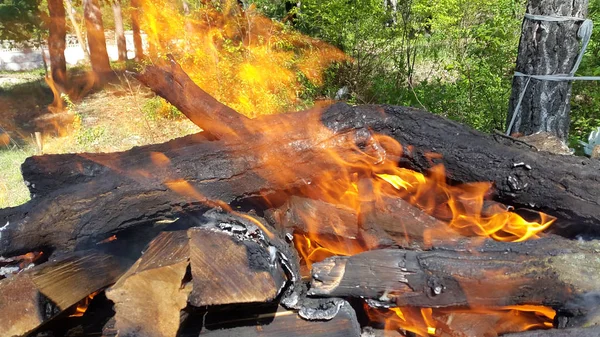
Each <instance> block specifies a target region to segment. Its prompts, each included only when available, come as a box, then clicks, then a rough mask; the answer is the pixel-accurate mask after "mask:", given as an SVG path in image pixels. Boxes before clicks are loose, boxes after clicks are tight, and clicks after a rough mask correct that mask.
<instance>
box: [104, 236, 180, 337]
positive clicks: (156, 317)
mask: <svg viewBox="0 0 600 337" xmlns="http://www.w3.org/2000/svg"><path fill="white" fill-rule="evenodd" d="M188 260H189V248H188V238H187V234H186V232H185V231H176V232H162V233H161V234H160V235H159V236H158V237H157V238H156V239H155V240H154V241H152V242H151V243H150V245H149V247H148V249H147V250H146V251H145V252H144V255H142V257H141V258H140V259H139V260H138V261H137V262H136V263H135V264H134V265H133V266H132V267H131V268H130V269H129V271H128V272H127V273H126V274H125V275H123V276H122V277H121V278H120V279H119V281H118V282H117V283H116V284H115V285H114V286H112V287H111V288H110V289H108V290H107V291H106V296H107V297H108V299H110V300H112V301H113V302H114V303H115V306H114V309H115V312H116V314H115V318H114V320H115V322H114V330H115V331H116V332H118V334H119V335H121V336H149V337H154V336H155V337H167V336H173V337H174V336H176V335H177V331H178V329H179V323H180V316H181V314H180V311H181V310H182V309H183V308H185V306H186V305H187V298H188V295H189V293H190V290H191V287H190V286H189V285H188V286H184V284H183V280H184V277H185V275H186V270H187V268H188V265H189V261H188Z"/></svg>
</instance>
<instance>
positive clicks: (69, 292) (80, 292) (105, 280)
mask: <svg viewBox="0 0 600 337" xmlns="http://www.w3.org/2000/svg"><path fill="white" fill-rule="evenodd" d="M127 267H128V264H127V261H126V260H123V259H122V258H119V257H116V256H114V255H110V254H105V253H102V252H100V251H97V250H88V251H81V252H77V253H73V254H69V255H67V256H64V257H61V258H60V259H59V260H56V261H49V262H46V263H44V264H42V265H39V266H37V267H34V268H32V269H30V270H27V271H24V272H21V273H20V274H18V275H16V276H13V277H10V278H7V279H4V280H1V281H0V316H1V317H2V319H1V320H0V331H2V332H3V334H4V335H6V336H15V335H18V336H20V335H24V334H26V333H28V332H30V331H32V330H34V329H35V328H37V327H38V326H40V325H41V324H42V323H44V322H46V321H48V320H50V319H52V318H53V317H54V316H56V315H57V314H59V313H60V312H62V311H64V310H66V309H68V308H69V307H71V306H73V305H75V304H76V303H78V302H79V301H80V300H82V299H84V298H86V297H87V296H88V295H90V294H91V293H93V292H95V291H98V290H100V289H102V288H105V287H107V286H109V285H111V284H112V283H114V282H115V281H116V280H117V279H118V278H119V276H120V275H122V274H123V273H124V272H125V271H126V270H127Z"/></svg>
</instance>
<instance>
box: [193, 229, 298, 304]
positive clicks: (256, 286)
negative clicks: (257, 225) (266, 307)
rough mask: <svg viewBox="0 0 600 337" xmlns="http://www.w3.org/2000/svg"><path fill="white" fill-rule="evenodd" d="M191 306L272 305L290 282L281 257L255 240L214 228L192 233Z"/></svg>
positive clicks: (196, 230) (194, 230)
mask: <svg viewBox="0 0 600 337" xmlns="http://www.w3.org/2000/svg"><path fill="white" fill-rule="evenodd" d="M188 236H189V246H190V248H189V249H190V267H191V270H192V280H193V281H192V282H193V290H192V292H191V294H190V297H189V302H190V304H191V305H194V306H196V307H202V306H206V305H219V304H233V303H252V302H269V301H272V300H273V299H275V297H276V296H277V295H278V294H279V292H280V290H281V289H282V286H283V285H284V283H285V281H286V276H285V274H284V271H283V270H282V269H281V267H280V266H279V264H278V263H275V262H276V261H278V260H277V256H276V255H275V254H274V253H273V252H271V251H270V250H269V248H268V247H262V246H261V245H259V244H258V243H257V242H254V241H251V240H240V239H239V238H236V237H235V236H232V235H229V234H226V233H222V232H217V231H214V230H210V229H202V228H192V229H189V230H188Z"/></svg>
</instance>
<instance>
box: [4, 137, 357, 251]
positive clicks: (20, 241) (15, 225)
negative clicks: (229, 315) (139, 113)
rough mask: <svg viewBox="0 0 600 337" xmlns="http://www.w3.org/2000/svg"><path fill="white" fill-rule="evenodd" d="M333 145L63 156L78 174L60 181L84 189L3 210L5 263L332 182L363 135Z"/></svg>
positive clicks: (155, 148) (207, 146)
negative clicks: (326, 178) (327, 178)
mask: <svg viewBox="0 0 600 337" xmlns="http://www.w3.org/2000/svg"><path fill="white" fill-rule="evenodd" d="M328 137H329V136H326V135H324V137H322V138H320V139H315V138H313V139H307V138H306V137H304V135H302V134H301V133H300V134H294V133H288V134H286V135H285V136H283V137H280V138H278V140H273V139H266V140H265V139H254V140H243V141H240V142H238V141H232V142H228V141H213V142H206V141H205V142H194V141H193V140H192V139H193V137H188V138H187V140H189V142H182V141H181V140H175V141H174V142H167V143H165V144H161V145H152V146H147V147H141V148H134V149H132V150H130V151H126V152H124V153H120V154H113V155H107V154H82V155H80V156H81V158H79V159H80V160H78V158H77V156H76V155H65V157H62V156H58V157H56V161H57V162H61V158H67V161H70V162H71V163H73V166H71V167H70V168H69V169H67V171H59V172H62V173H57V174H56V175H55V176H58V177H65V176H76V178H75V180H77V181H79V182H80V183H76V184H71V185H65V186H63V187H62V188H59V189H57V190H54V191H53V192H49V193H47V194H45V195H43V196H41V197H36V198H34V199H32V200H31V201H30V202H28V203H27V204H24V205H22V206H18V207H14V208H7V209H1V210H0V222H1V223H2V227H1V228H2V230H0V255H2V254H8V253H14V252H18V251H31V250H32V248H34V247H42V246H46V245H48V246H51V247H55V248H58V249H66V250H70V249H73V248H74V247H75V246H77V245H81V244H90V243H93V242H95V241H97V240H101V239H102V238H103V235H104V234H105V233H109V232H112V231H117V230H122V229H125V228H128V227H131V226H135V225H138V224H143V223H147V222H149V221H156V220H160V219H165V218H174V217H177V216H178V214H180V213H181V212H183V211H186V210H187V211H192V210H203V209H206V208H207V207H212V206H213V205H215V203H224V204H226V203H231V202H234V201H236V200H243V199H246V198H252V197H258V196H263V197H264V196H267V197H268V196H269V195H270V194H273V193H276V192H277V191H280V190H284V189H289V188H292V189H293V188H294V187H298V186H300V185H304V184H306V182H307V181H312V180H315V179H318V177H320V176H321V175H322V174H332V175H333V174H335V172H338V171H339V170H340V167H339V163H337V162H336V161H335V160H334V159H333V158H331V156H330V155H329V153H328V151H327V150H331V149H333V150H335V151H337V152H338V153H341V154H342V155H343V154H344V153H349V154H350V155H352V150H351V147H350V146H349V143H350V142H352V143H354V142H355V141H360V139H359V140H356V139H355V137H358V138H360V137H361V134H355V133H353V132H351V133H350V134H345V133H340V134H336V135H333V138H328ZM173 144H176V145H175V146H173ZM42 158H43V157H42ZM281 158H284V159H287V161H284V162H281V163H283V164H285V165H286V166H285V167H286V168H289V169H291V171H290V172H288V173H289V174H285V175H283V176H281V172H282V170H283V169H284V167H283V165H281V166H273V165H270V163H272V162H273V160H274V159H277V160H280V159H281ZM288 165H289V166H288ZM71 168H72V169H74V171H70V169H71ZM62 169H65V167H64V166H63V167H62ZM34 180H35V179H34ZM29 183H30V185H31V186H32V187H33V186H34V185H35V184H36V183H35V182H31V181H30V182H29ZM48 184H50V185H52V184H55V182H54V183H52V182H50V183H48ZM53 186H57V185H53Z"/></svg>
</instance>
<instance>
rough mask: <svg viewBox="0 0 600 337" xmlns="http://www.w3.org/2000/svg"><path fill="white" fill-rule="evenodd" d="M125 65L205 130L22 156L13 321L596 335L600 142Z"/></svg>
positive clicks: (10, 244)
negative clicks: (223, 88)
mask: <svg viewBox="0 0 600 337" xmlns="http://www.w3.org/2000/svg"><path fill="white" fill-rule="evenodd" d="M146 12H147V13H151V14H153V15H168V13H161V12H160V11H159V10H152V9H147V10H146ZM156 22H161V20H157V21H156ZM160 31H161V27H154V30H151V31H150V35H151V36H152V35H153V34H154V35H155V38H156V39H159V38H160V36H159V35H160V34H158V32H160ZM245 69H246V70H247V71H248V72H251V70H252V69H251V67H250V66H247V67H246V68H245ZM133 76H135V77H136V78H137V79H138V80H139V81H140V82H141V83H143V84H145V85H146V86H148V87H149V88H150V89H151V90H153V91H154V92H155V93H156V94H158V95H160V96H161V97H163V98H164V99H166V100H167V101H168V102H170V103H171V104H172V105H174V106H175V107H177V108H178V109H179V110H180V111H181V112H182V113H183V114H184V115H185V116H186V117H187V118H189V119H190V120H191V121H192V122H193V123H195V124H196V125H198V126H199V127H200V128H202V129H203V132H201V133H198V134H194V135H191V136H187V137H183V138H179V139H175V140H172V141H169V142H167V143H163V144H154V145H147V146H142V147H136V148H133V149H131V150H128V151H125V152H119V153H82V154H65V155H42V156H34V157H30V158H28V159H27V160H26V162H25V163H24V164H23V166H22V173H23V176H24V179H25V181H26V183H27V186H28V188H29V190H30V192H31V195H32V196H33V198H32V200H31V201H30V202H28V203H27V204H25V205H22V206H18V207H14V208H8V209H0V255H1V256H2V257H0V278H1V279H0V317H1V318H2V319H0V335H1V336H91V335H102V336H153V337H154V336H156V337H163V336H165V337H166V336H199V335H208V336H344V337H348V336H441V337H468V336H469V337H470V336H473V337H478V336H486V337H487V336H513V337H519V336H521V337H535V336H538V337H540V336H583V337H585V336H598V335H599V334H600V329H599V328H598V327H596V326H595V324H596V323H597V321H598V303H599V301H598V292H599V291H600V279H599V278H598V277H597V275H598V271H600V259H599V258H598V252H599V251H600V244H599V243H598V242H597V241H594V240H593V239H594V238H596V237H597V236H598V233H600V227H599V226H600V205H599V202H598V200H599V197H600V195H598V193H599V192H598V191H600V186H598V185H600V183H599V179H598V178H597V177H598V172H600V163H599V162H597V161H592V160H589V159H585V158H577V157H565V156H559V155H553V154H549V153H544V152H538V151H536V149H534V148H533V149H532V148H531V147H530V146H528V145H526V144H524V143H522V142H520V141H518V140H515V139H512V138H510V137H507V136H502V135H496V134H494V135H484V134H481V133H479V132H476V131H473V130H471V129H469V128H467V127H465V126H463V125H460V124H458V123H455V122H452V121H449V120H447V119H445V118H443V117H440V116H435V115H433V114H430V113H427V112H424V111H420V110H417V109H412V108H406V107H397V106H382V105H359V106H350V105H348V104H345V103H335V104H330V105H324V106H319V107H315V108H312V109H309V110H305V111H299V112H293V113H286V114H277V115H267V116H256V118H253V119H250V118H248V117H246V116H244V115H243V114H240V113H238V111H236V110H235V109H234V108H232V107H228V106H225V105H223V104H221V103H219V101H218V100H216V99H215V98H214V97H212V96H211V95H209V94H208V93H207V92H205V91H204V90H203V89H201V88H200V87H199V86H198V85H197V84H196V83H195V82H194V81H193V80H192V78H190V76H189V75H188V73H186V71H184V69H183V68H182V67H181V66H180V64H179V63H178V62H177V61H176V59H175V57H173V56H171V55H169V56H168V60H164V61H163V62H162V63H156V64H153V65H148V66H146V67H145V69H144V70H143V71H142V72H140V73H136V74H134V75H133ZM240 107H241V108H244V107H247V106H246V105H244V104H241V105H240Z"/></svg>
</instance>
